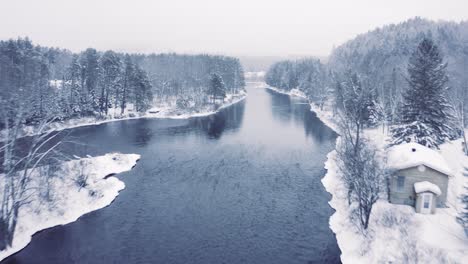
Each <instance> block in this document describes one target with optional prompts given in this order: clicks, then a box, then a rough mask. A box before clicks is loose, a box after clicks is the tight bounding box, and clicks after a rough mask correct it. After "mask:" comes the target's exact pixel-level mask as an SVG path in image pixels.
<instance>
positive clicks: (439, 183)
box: [387, 142, 452, 214]
mask: <svg viewBox="0 0 468 264" xmlns="http://www.w3.org/2000/svg"><path fill="white" fill-rule="evenodd" d="M387 165H388V167H389V169H391V170H392V174H391V176H390V178H389V182H388V184H389V186H388V187H389V188H388V189H389V201H390V203H393V204H405V205H410V206H413V207H414V208H415V210H416V212H417V213H422V214H433V213H435V210H436V208H437V207H445V206H446V205H445V204H446V201H447V189H448V181H449V178H450V177H451V176H452V172H451V170H450V168H449V166H448V165H447V162H446V161H445V159H444V158H443V157H442V155H440V153H439V152H437V151H436V150H433V149H430V148H427V147H425V146H423V145H420V144H418V143H413V142H411V143H405V144H401V145H397V146H394V147H391V148H390V149H389V150H388V160H387Z"/></svg>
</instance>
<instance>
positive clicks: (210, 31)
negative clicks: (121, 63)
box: [0, 0, 468, 56]
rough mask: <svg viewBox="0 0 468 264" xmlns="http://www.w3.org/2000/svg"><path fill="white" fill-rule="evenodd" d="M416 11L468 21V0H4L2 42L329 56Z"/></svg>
mask: <svg viewBox="0 0 468 264" xmlns="http://www.w3.org/2000/svg"><path fill="white" fill-rule="evenodd" d="M415 16H421V17H424V18H430V19H434V20H439V19H443V20H454V21H460V20H466V19H468V0H386V1H384V0H321V1H314V0H308V1H307V0H282V1H275V0H230V1H225V0H191V1H190V0H185V1H181V0H167V1H161V0H131V1H130V0H0V39H9V38H16V37H18V36H22V37H24V36H29V37H30V38H31V39H32V40H33V41H34V42H35V43H37V44H41V45H47V46H59V47H63V48H68V49H71V50H73V51H80V50H83V49H85V48H87V47H94V48H97V49H99V50H106V49H113V50H117V51H128V52H168V51H170V52H188V53H196V52H209V53H225V54H230V55H281V56H284V55H297V54H300V55H321V56H323V55H328V54H329V52H330V51H331V49H332V48H333V46H334V45H339V44H341V43H343V42H344V41H346V40H348V39H351V38H352V37H354V36H355V35H357V34H359V33H363V32H366V31H368V30H371V29H373V28H375V27H378V26H382V25H385V24H388V23H398V22H401V21H403V20H406V19H408V18H412V17H415Z"/></svg>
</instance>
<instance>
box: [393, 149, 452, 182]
mask: <svg viewBox="0 0 468 264" xmlns="http://www.w3.org/2000/svg"><path fill="white" fill-rule="evenodd" d="M387 165H388V167H389V168H392V169H397V170H402V169H408V168H412V167H416V166H419V165H424V166H426V167H429V168H431V169H434V170H436V171H439V172H441V173H443V174H446V175H449V176H451V175H452V170H451V169H450V167H449V166H448V165H447V162H446V161H445V159H444V157H442V155H440V153H439V152H437V151H435V150H433V149H430V148H428V147H425V146H423V145H421V144H418V143H414V142H410V143H404V144H400V145H396V146H394V147H391V148H390V149H389V150H388V160H387Z"/></svg>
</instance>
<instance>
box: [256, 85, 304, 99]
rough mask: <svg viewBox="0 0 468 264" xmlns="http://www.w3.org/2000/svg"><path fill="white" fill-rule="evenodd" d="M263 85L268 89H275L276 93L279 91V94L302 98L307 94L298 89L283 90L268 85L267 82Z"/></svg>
mask: <svg viewBox="0 0 468 264" xmlns="http://www.w3.org/2000/svg"><path fill="white" fill-rule="evenodd" d="M265 87H266V88H267V89H270V90H272V91H275V92H277V93H280V94H286V95H289V96H295V97H301V98H304V99H307V96H306V95H305V94H304V93H303V92H302V91H301V90H299V89H296V88H294V89H291V91H284V90H282V89H278V88H276V87H272V86H268V85H267V84H265Z"/></svg>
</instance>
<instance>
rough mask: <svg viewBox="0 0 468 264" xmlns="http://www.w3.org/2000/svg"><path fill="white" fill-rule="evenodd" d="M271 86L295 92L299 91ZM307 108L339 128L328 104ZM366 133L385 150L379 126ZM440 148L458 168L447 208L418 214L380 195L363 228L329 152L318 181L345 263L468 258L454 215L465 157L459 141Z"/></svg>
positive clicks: (465, 182) (464, 180)
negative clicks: (327, 197) (328, 198)
mask: <svg viewBox="0 0 468 264" xmlns="http://www.w3.org/2000/svg"><path fill="white" fill-rule="evenodd" d="M269 89H271V90H274V91H277V92H280V93H283V94H288V95H291V96H298V95H297V92H283V91H280V90H278V89H275V88H269ZM299 96H301V93H299ZM301 97H302V96H301ZM311 111H313V112H315V113H316V115H317V116H318V117H319V118H320V119H321V120H322V122H324V123H325V124H326V125H327V126H328V127H330V128H332V129H333V130H335V131H336V132H337V133H339V126H338V124H337V123H336V118H335V117H334V116H333V114H332V111H331V108H330V107H329V106H328V105H325V106H324V107H323V109H320V108H319V107H317V106H316V105H315V104H311ZM364 134H365V136H366V137H367V138H369V139H370V141H371V143H372V144H375V145H376V146H377V147H378V148H379V149H381V150H382V151H384V147H385V145H386V143H387V140H388V135H386V134H384V133H383V132H382V130H381V129H368V130H366V131H365V133H364ZM338 144H340V137H338V139H337V145H338ZM440 153H441V154H442V156H444V158H445V159H446V160H447V162H448V164H449V165H450V166H451V169H452V170H453V171H454V172H456V173H455V176H454V177H453V178H452V179H450V182H449V193H448V208H443V209H442V208H438V209H437V213H436V214H434V215H421V214H416V213H415V211H414V208H412V207H410V206H405V205H395V204H390V203H389V202H388V201H387V199H385V197H382V198H381V199H380V200H379V201H378V202H377V203H376V204H375V205H374V208H373V211H372V214H371V218H370V224H369V228H368V230H367V231H365V232H363V231H362V230H360V228H359V226H358V223H357V222H356V223H355V222H354V221H352V219H351V210H350V207H349V206H348V202H347V189H346V187H345V185H344V183H343V181H342V179H341V177H340V172H339V170H338V166H337V161H336V158H337V157H336V151H335V150H334V151H332V152H330V153H329V154H328V155H327V161H326V162H325V168H326V169H327V173H326V175H325V176H324V177H323V179H322V183H323V185H324V187H325V189H326V190H327V191H328V192H329V193H330V194H331V195H332V199H331V201H330V202H329V204H330V206H331V207H332V208H333V209H335V213H334V214H333V215H332V216H331V217H330V228H331V229H332V231H333V232H334V233H335V235H336V239H337V243H338V246H339V247H340V250H341V252H342V255H341V261H342V262H343V263H464V261H465V260H466V259H468V239H467V237H466V236H465V233H464V230H463V228H462V226H461V225H460V224H459V223H458V222H457V218H456V217H457V215H458V213H459V212H460V211H461V210H462V204H461V201H460V195H461V194H462V192H463V186H468V179H467V178H468V177H464V175H463V173H464V172H465V168H468V158H467V157H466V156H465V155H464V154H463V151H462V147H461V142H460V140H455V141H452V142H449V143H446V144H444V145H442V146H441V150H440ZM465 263H466V262H465Z"/></svg>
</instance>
